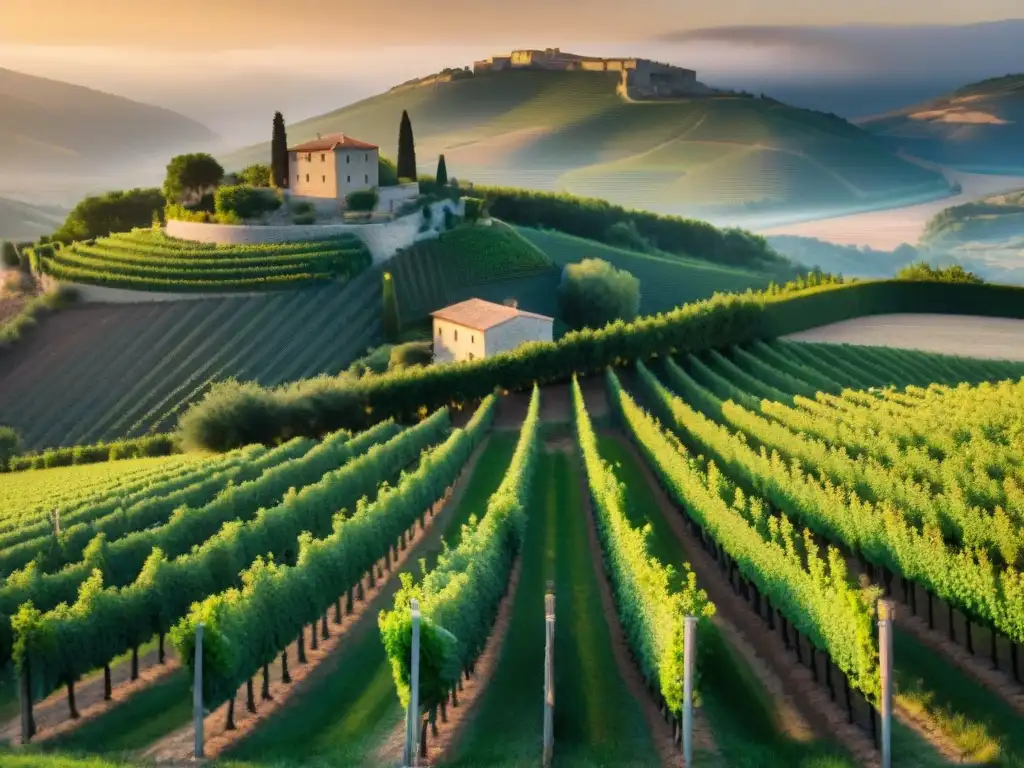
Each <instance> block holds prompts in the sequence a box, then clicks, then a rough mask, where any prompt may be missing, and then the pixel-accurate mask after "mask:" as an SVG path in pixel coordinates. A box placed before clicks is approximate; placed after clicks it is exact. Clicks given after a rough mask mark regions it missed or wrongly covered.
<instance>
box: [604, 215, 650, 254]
mask: <svg viewBox="0 0 1024 768" xmlns="http://www.w3.org/2000/svg"><path fill="white" fill-rule="evenodd" d="M604 242H606V243H608V245H614V246H616V247H617V248H626V249H628V250H631V251H640V252H642V253H644V252H647V251H649V250H651V243H650V241H649V240H647V238H645V237H644V236H643V235H641V234H640V231H639V230H638V229H637V228H636V222H635V221H617V222H615V223H614V224H612V225H611V226H610V227H608V229H607V230H606V231H605V234H604Z"/></svg>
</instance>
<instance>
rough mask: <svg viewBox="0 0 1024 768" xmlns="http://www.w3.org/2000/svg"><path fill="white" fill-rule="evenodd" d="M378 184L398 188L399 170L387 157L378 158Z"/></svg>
mask: <svg viewBox="0 0 1024 768" xmlns="http://www.w3.org/2000/svg"><path fill="white" fill-rule="evenodd" d="M377 184H378V186H381V187H397V186H398V169H397V168H396V167H395V163H394V161H392V160H389V159H388V158H386V157H383V156H378V157H377Z"/></svg>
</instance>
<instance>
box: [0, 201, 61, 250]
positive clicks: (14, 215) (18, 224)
mask: <svg viewBox="0 0 1024 768" xmlns="http://www.w3.org/2000/svg"><path fill="white" fill-rule="evenodd" d="M63 220H64V215H63V213H62V212H61V211H60V210H59V209H57V208H53V207H51V206H41V205H33V204H31V203H23V202H21V201H20V200H9V199H8V198H6V197H0V240H14V241H19V240H34V239H35V238H37V237H39V235H47V234H49V233H50V232H53V230H54V229H56V228H57V227H59V226H60V223H61V222H62V221H63Z"/></svg>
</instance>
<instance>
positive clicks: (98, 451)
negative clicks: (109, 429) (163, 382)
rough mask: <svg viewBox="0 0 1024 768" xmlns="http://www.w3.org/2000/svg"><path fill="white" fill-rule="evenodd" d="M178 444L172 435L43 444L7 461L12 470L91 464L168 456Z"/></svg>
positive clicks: (175, 449) (176, 450)
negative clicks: (58, 445)
mask: <svg viewBox="0 0 1024 768" xmlns="http://www.w3.org/2000/svg"><path fill="white" fill-rule="evenodd" d="M178 452H179V448H178V444H177V440H176V438H175V437H174V435H149V436H147V437H138V438H135V439H133V440H118V441H116V442H113V443H94V444H93V445H76V446H74V447H73V448H47V449H46V450H45V451H41V452H38V453H26V454H24V455H22V456H19V457H18V458H17V459H16V460H15V461H14V462H12V464H11V467H10V468H11V469H12V470H23V469H44V468H47V467H67V466H71V465H73V464H94V463H96V462H98V461H118V460H122V459H139V458H143V457H147V456H170V455H171V454H173V453H178Z"/></svg>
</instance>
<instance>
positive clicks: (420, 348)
mask: <svg viewBox="0 0 1024 768" xmlns="http://www.w3.org/2000/svg"><path fill="white" fill-rule="evenodd" d="M433 359H434V347H433V344H432V343H431V342H429V341H409V342H406V343H405V344H398V345H396V346H394V347H392V348H391V357H390V358H389V360H388V370H389V371H398V370H402V369H403V368H412V367H415V366H423V365H430V364H431V362H432V361H433Z"/></svg>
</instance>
